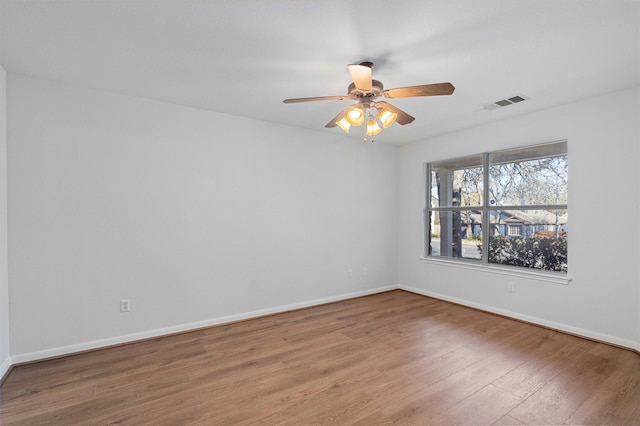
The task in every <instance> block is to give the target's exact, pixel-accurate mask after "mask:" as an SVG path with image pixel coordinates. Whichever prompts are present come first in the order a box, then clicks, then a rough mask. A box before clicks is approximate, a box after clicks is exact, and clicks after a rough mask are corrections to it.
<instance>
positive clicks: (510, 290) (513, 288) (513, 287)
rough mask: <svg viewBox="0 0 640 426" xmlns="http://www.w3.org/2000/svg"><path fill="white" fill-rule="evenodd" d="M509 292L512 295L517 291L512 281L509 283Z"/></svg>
mask: <svg viewBox="0 0 640 426" xmlns="http://www.w3.org/2000/svg"><path fill="white" fill-rule="evenodd" d="M507 291H508V292H510V293H513V292H514V291H516V288H515V286H514V284H513V282H512V281H509V282H508V283H507Z"/></svg>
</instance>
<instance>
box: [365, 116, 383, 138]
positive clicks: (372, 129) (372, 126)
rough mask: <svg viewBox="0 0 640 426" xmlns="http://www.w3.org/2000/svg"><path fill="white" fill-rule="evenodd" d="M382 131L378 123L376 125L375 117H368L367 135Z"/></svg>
mask: <svg viewBox="0 0 640 426" xmlns="http://www.w3.org/2000/svg"><path fill="white" fill-rule="evenodd" d="M381 131H382V128H381V127H380V125H378V120H376V119H375V117H369V118H368V119H367V136H375V135H377V134H378V133H380V132H381Z"/></svg>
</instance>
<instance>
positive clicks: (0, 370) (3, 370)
mask: <svg viewBox="0 0 640 426" xmlns="http://www.w3.org/2000/svg"><path fill="white" fill-rule="evenodd" d="M12 365H13V361H12V360H11V357H7V359H5V360H4V362H3V363H2V364H1V365H0V383H2V379H4V377H5V376H6V375H7V373H8V372H9V370H11V366H12Z"/></svg>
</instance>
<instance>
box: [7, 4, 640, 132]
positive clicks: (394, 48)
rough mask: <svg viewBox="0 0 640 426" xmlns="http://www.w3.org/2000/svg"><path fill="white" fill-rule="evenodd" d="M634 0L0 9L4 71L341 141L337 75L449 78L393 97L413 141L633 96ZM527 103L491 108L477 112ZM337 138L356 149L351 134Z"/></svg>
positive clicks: (407, 80) (342, 80)
mask: <svg viewBox="0 0 640 426" xmlns="http://www.w3.org/2000/svg"><path fill="white" fill-rule="evenodd" d="M639 6H640V3H639V2H637V1H624V0H614V1H612V0H593V1H588V2H585V1H577V0H522V1H512V0H483V1H477V0H460V1H455V2H452V1H450V0H427V1H425V0H406V1H402V2H390V1H386V0H385V1H383V0H368V1H362V0H354V1H349V2H346V1H338V0H327V1H307V2H304V1H295V0H289V1H286V0H285V1H283V0H240V1H239V0H234V1H232V0H210V1H207V0H199V1H195V0H194V1H184V0H167V1H146V0H130V1H113V0H94V1H80V0H72V1H69V0H65V1H58V0H31V1H22V0H1V1H0V31H1V40H2V41H1V44H0V63H1V64H2V65H3V67H4V68H5V69H6V70H7V71H8V72H9V73H19V74H25V75H29V76H35V77H39V78H45V79H52V80H57V81H61V82H65V83H71V84H75V85H81V86H84V87H89V88H98V89H105V90H109V91H114V92H118V93H123V94H128V95H134V96H142V97H146V98H151V99H156V100H160V101H166V102H171V103H175V104H180V105H186V106H190V107H195V108H202V109H206V110H211V111H217V112H220V113H226V114H234V115H240V116H245V117H250V118H253V119H257V120H264V121H268V122H275V123H285V124H291V125H294V126H299V127H302V128H305V129H308V130H310V131H318V132H326V133H327V134H335V135H340V134H341V130H339V129H338V128H335V129H325V128H324V125H325V124H326V123H327V122H328V120H329V119H330V118H331V117H333V116H335V115H336V114H337V112H338V111H340V109H341V108H344V107H345V106H346V105H348V103H345V101H325V102H313V103H305V104H294V105H285V104H283V103H282V100H283V99H285V98H292V97H307V96H322V95H342V94H346V92H347V85H348V84H349V83H350V81H351V80H350V76H349V73H348V71H347V68H346V65H347V64H349V63H358V62H360V61H364V60H368V61H371V62H374V64H375V66H374V78H376V79H377V80H380V81H382V82H383V83H384V85H385V86H386V87H387V88H393V87H402V86H411V85H418V84H426V83H439V82H452V83H453V85H454V86H455V87H456V90H455V92H454V94H453V95H452V96H444V97H429V98H409V99H396V100H393V103H394V105H396V106H397V107H399V108H401V109H403V110H405V111H407V112H408V113H410V114H411V115H413V116H415V117H416V120H415V121H414V122H413V123H411V124H410V125H407V126H399V125H394V126H392V127H391V128H389V129H387V130H385V132H384V133H383V134H382V135H380V136H379V137H378V138H377V140H378V141H380V142H388V143H397V144H402V143H407V142H412V141H416V140H422V139H425V138H428V137H430V136H433V135H437V134H441V133H445V132H449V131H454V130H457V129H461V128H466V127H470V126H474V125H477V124H481V123H486V122H490V121H495V120H502V119H504V118H507V117H510V116H514V115H519V114H523V113H527V112H532V111H536V110H540V109H545V108H549V107H553V106H555V105H560V104H565V103H569V102H573V101H576V100H579V99H583V98H588V97H593V96H597V95H600V94H604V93H608V92H612V91H616V90H621V89H625V88H630V87H635V86H638V85H639V76H640V72H639V69H638V67H639V65H638V64H639V63H640V58H639V55H640V48H639V43H640V42H639V40H640V30H639V28H640V25H639V22H638V21H639V18H638V17H639V16H640V13H639ZM518 94H522V95H524V96H525V97H527V98H529V100H527V101H526V102H520V103H517V104H514V105H510V106H508V107H504V108H498V109H495V110H492V111H488V110H486V109H484V108H483V105H486V104H489V103H492V102H494V101H498V100H502V99H505V98H508V97H512V96H514V95H518ZM346 137H350V138H355V139H356V140H358V139H360V138H361V135H359V134H358V133H357V132H355V134H353V132H352V134H351V135H348V136H346Z"/></svg>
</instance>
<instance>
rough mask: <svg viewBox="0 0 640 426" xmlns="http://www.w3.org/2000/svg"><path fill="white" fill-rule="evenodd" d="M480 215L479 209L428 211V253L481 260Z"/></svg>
mask: <svg viewBox="0 0 640 426" xmlns="http://www.w3.org/2000/svg"><path fill="white" fill-rule="evenodd" d="M481 217H482V213H481V211H480V210H462V211H449V210H444V211H437V212H430V218H429V219H430V230H431V233H430V234H429V235H428V236H427V237H428V239H429V240H428V241H429V244H428V245H427V247H428V250H429V253H428V254H429V255H430V256H441V257H453V258H464V259H469V260H477V261H481V260H482V256H481V254H480V253H481V251H480V248H479V246H480V247H481V246H482V226H481V223H482V220H481Z"/></svg>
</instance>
